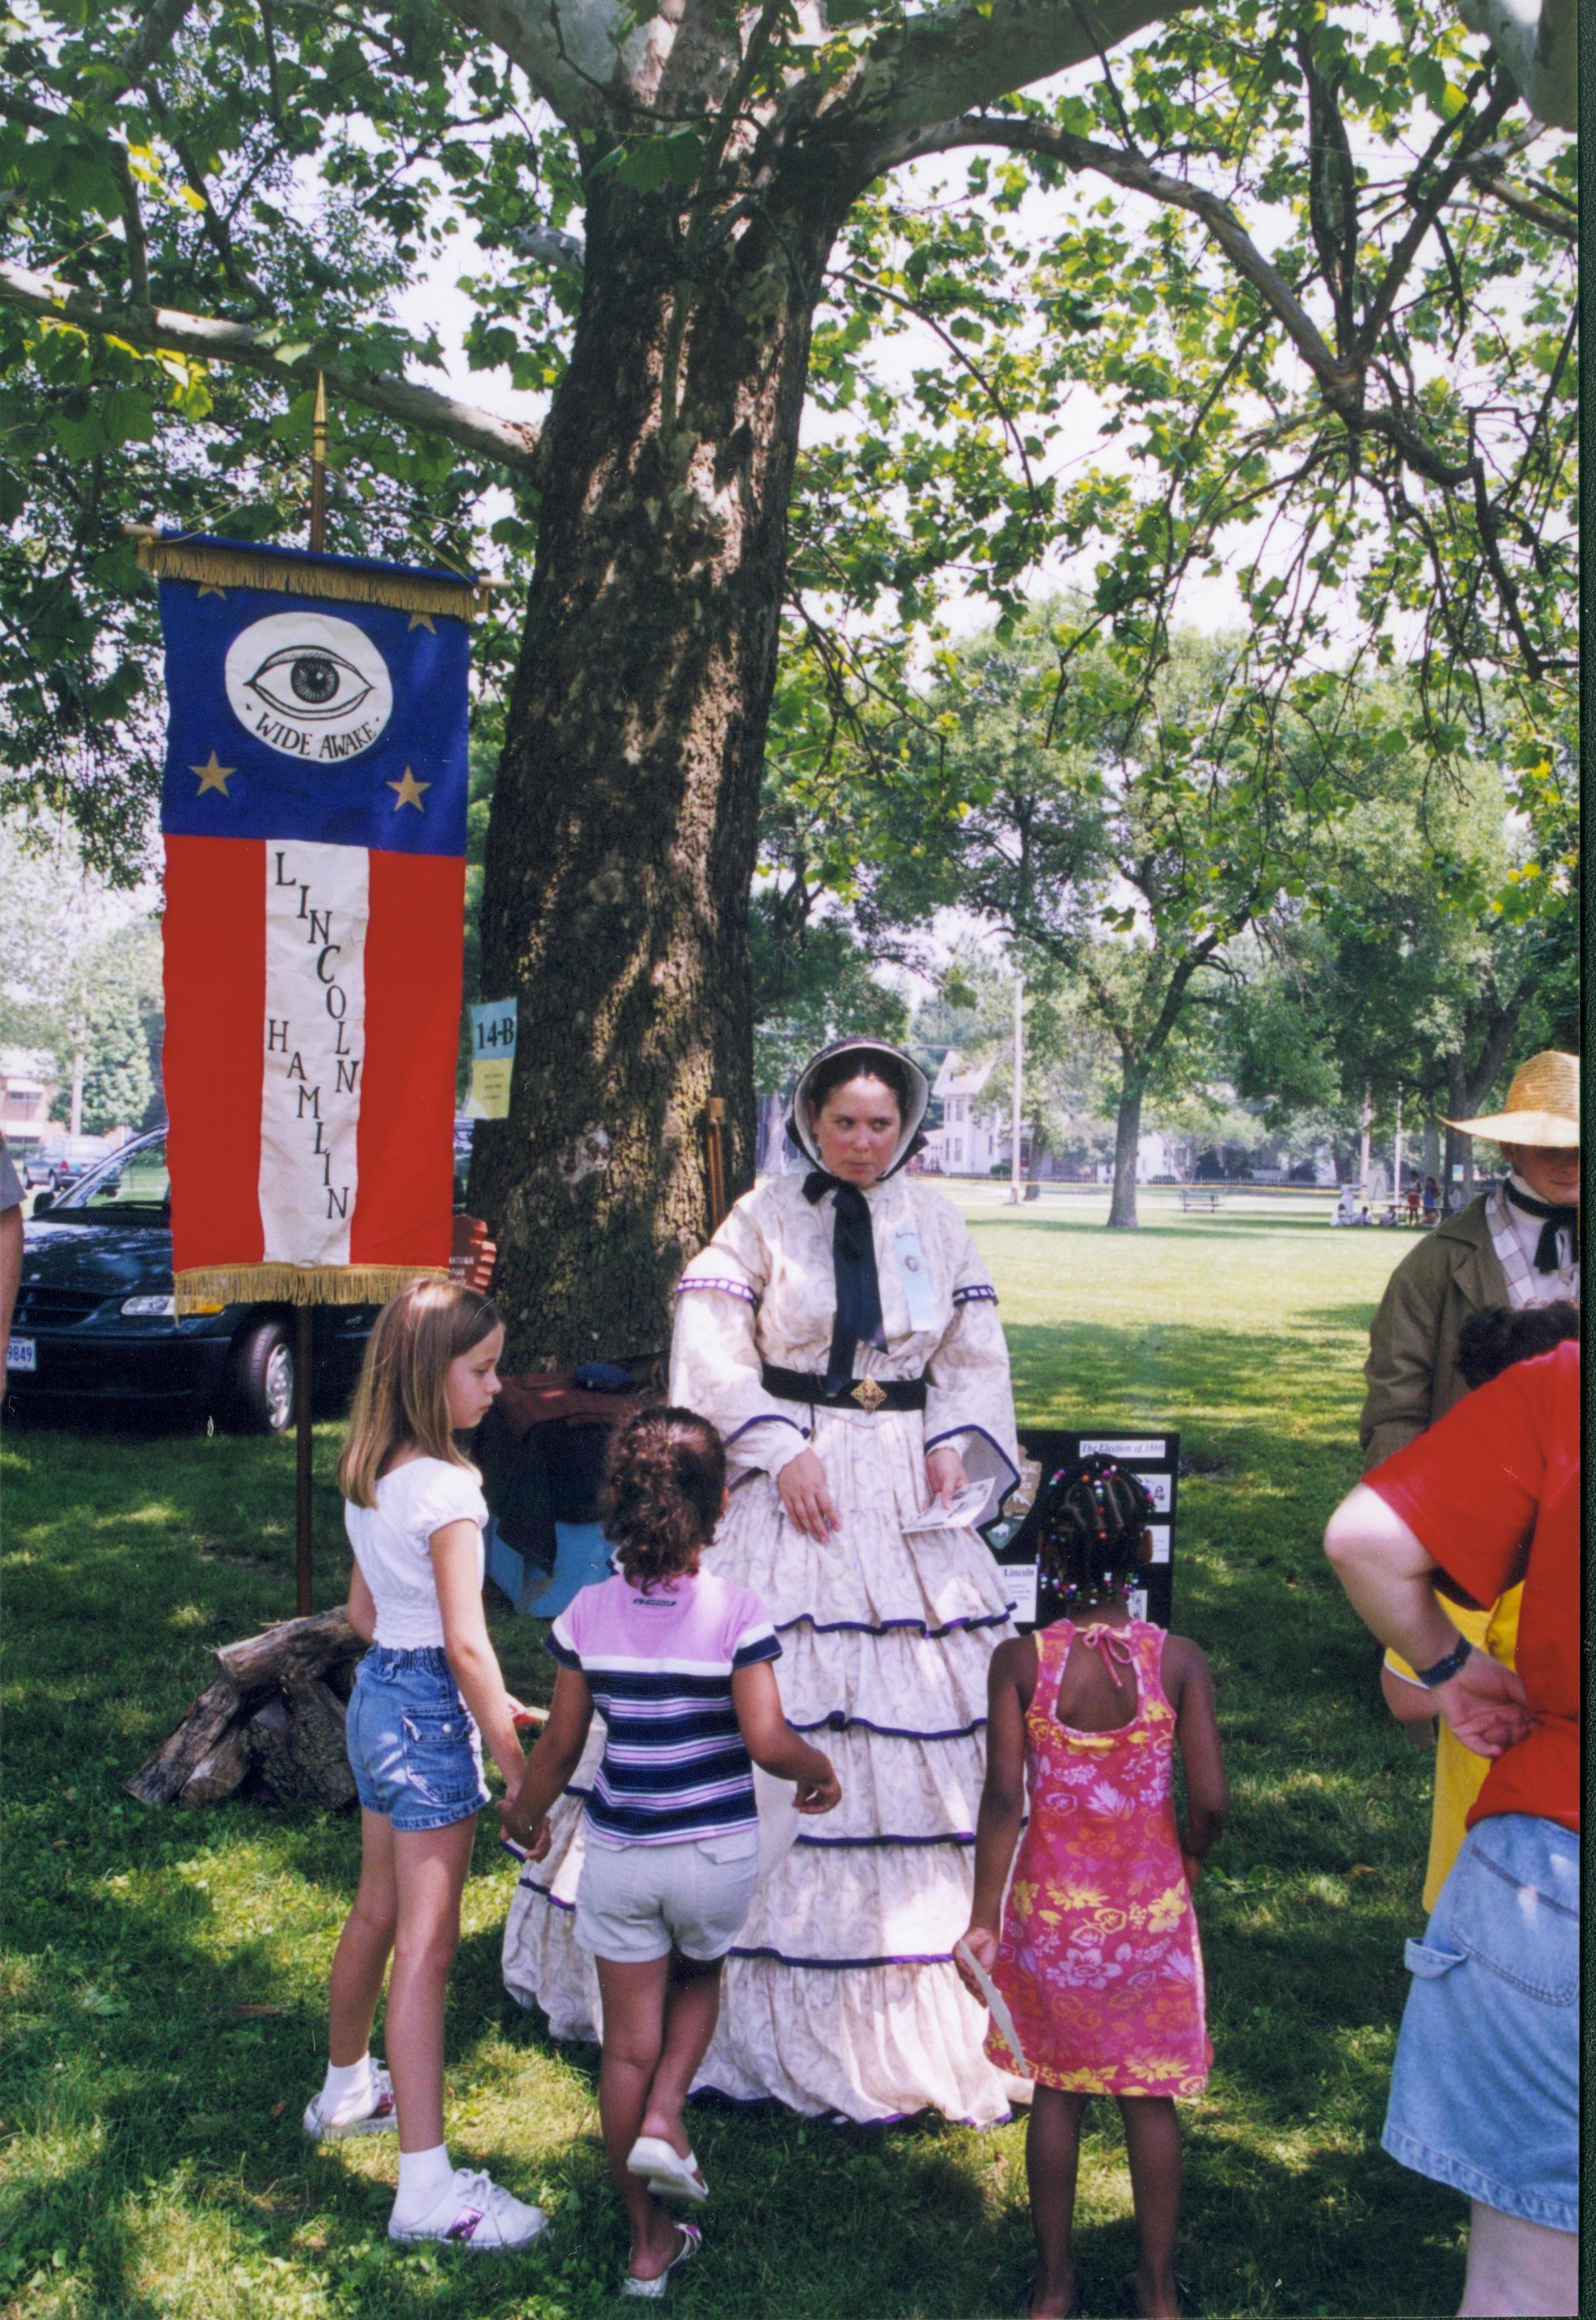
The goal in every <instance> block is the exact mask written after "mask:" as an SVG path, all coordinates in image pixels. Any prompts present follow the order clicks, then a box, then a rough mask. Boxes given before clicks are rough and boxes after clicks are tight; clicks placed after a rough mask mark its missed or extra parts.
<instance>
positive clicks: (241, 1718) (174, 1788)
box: [123, 1611, 365, 1810]
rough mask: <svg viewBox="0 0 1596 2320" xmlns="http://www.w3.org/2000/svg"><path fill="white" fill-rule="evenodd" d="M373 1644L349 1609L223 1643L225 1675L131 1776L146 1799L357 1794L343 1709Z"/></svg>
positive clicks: (282, 1799)
mask: <svg viewBox="0 0 1596 2320" xmlns="http://www.w3.org/2000/svg"><path fill="white" fill-rule="evenodd" d="M364 1651H365V1644H364V1643H363V1642H362V1641H361V1639H360V1637H359V1636H357V1635H356V1632H355V1630H354V1628H353V1627H351V1626H350V1625H349V1622H348V1620H347V1618H345V1616H344V1614H343V1612H342V1611H323V1612H320V1613H318V1614H317V1615H316V1617H315V1618H309V1619H284V1620H283V1621H282V1623H281V1624H280V1625H279V1626H277V1627H268V1628H267V1629H266V1632H265V1634H264V1635H259V1636H247V1637H246V1638H245V1640H244V1641H243V1642H242V1643H238V1644H224V1645H222V1647H221V1650H220V1651H219V1652H218V1653H217V1654H216V1657H217V1660H218V1661H219V1662H220V1663H221V1675H220V1676H219V1677H218V1678H217V1680H216V1681H215V1682H214V1683H212V1684H209V1685H207V1687H206V1689H205V1690H203V1691H202V1692H201V1694H200V1695H199V1698H198V1699H196V1700H195V1701H194V1705H193V1707H192V1708H190V1709H189V1711H188V1714H187V1715H186V1716H185V1717H184V1719H183V1721H182V1723H181V1724H180V1725H179V1726H177V1729H176V1731H175V1732H174V1733H173V1734H172V1735H171V1736H170V1738H169V1739H167V1740H166V1741H164V1742H163V1743H162V1745H161V1746H160V1747H159V1748H158V1749H157V1750H156V1753H155V1754H154V1755H153V1756H152V1757H151V1758H150V1759H149V1763H147V1764H141V1765H140V1768H139V1770H138V1771H137V1772H135V1773H134V1774H133V1776H132V1778H131V1780H130V1781H125V1782H124V1783H123V1786H124V1787H125V1789H126V1790H127V1793H128V1794H129V1796H131V1797H137V1798H138V1799H139V1801H140V1804H146V1805H169V1804H179V1805H212V1804H216V1803H219V1802H220V1801H221V1799H222V1798H223V1797H230V1796H241V1797H246V1798H249V1799H258V1800H259V1801H261V1802H263V1803H277V1804H283V1805H292V1806H296V1807H299V1808H311V1809H321V1810H325V1809H328V1808H336V1807H339V1806H344V1805H351V1804H353V1803H354V1801H355V1779H354V1775H353V1774H352V1773H351V1772H350V1770H349V1765H348V1759H347V1756H346V1755H345V1753H344V1710H345V1707H346V1705H347V1701H348V1698H349V1693H350V1690H351V1688H352V1687H353V1684H354V1681H355V1668H356V1663H357V1661H358V1660H359V1658H360V1655H361V1654H362V1652H364Z"/></svg>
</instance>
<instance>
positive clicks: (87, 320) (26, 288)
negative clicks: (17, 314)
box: [0, 265, 538, 476]
mask: <svg viewBox="0 0 1596 2320" xmlns="http://www.w3.org/2000/svg"><path fill="white" fill-rule="evenodd" d="M0 300H4V301H5V304H8V305H12V306H20V307H22V308H23V311H24V312H25V313H31V314H38V315H41V316H43V317H45V318H47V319H48V320H50V321H52V322H71V323H74V324H75V325H76V326H77V328H78V329H79V330H82V331H92V332H93V333H95V335H96V336H98V337H108V336H109V337H115V338H119V339H125V340H127V341H128V343H129V344H130V345H131V346H135V347H147V348H149V349H150V350H151V351H152V352H155V351H158V350H160V349H164V348H171V349H173V350H174V352H176V353H177V354H185V355H192V356H194V357H196V358H198V359H199V360H200V361H202V362H225V363H236V364H238V365H239V366H240V367H242V368H244V369H246V370H255V371H260V372H262V373H264V374H265V375H266V376H267V377H268V378H275V379H281V380H289V379H292V380H293V382H294V384H295V385H300V386H313V385H315V383H316V374H317V372H318V371H320V372H322V373H323V374H324V375H325V376H326V379H327V385H328V387H329V391H330V392H331V393H332V394H338V395H341V396H342V397H343V398H344V399H345V400H346V401H347V402H349V403H361V404H363V405H364V406H365V408H366V409H367V410H368V411H377V412H382V413H383V416H384V417H385V418H388V419H397V420H399V421H401V423H402V424H403V425H405V426H407V427H419V428H422V429H424V430H426V431H427V432H428V433H429V434H433V435H442V436H445V437H446V438H447V440H449V441H450V442H451V443H458V444H459V445H460V446H461V448H462V449H464V450H467V451H470V452H472V453H473V454H474V455H475V457H476V458H479V459H486V460H489V461H491V463H492V464H493V465H494V466H496V467H509V468H513V469H514V470H515V472H516V473H517V474H518V475H524V476H531V475H535V474H536V473H537V446H538V433H537V429H536V428H533V427H526V426H522V425H520V424H519V423H518V422H517V421H513V420H508V419H500V418H498V417H496V416H495V414H494V413H493V412H489V411H481V410H478V409H477V408H476V406H475V405H474V404H472V403H458V402H456V401H455V397H454V396H453V395H452V394H440V393H439V392H438V390H437V388H436V387H431V386H419V385H415V384H414V383H413V382H412V381H410V380H409V379H405V378H400V377H397V376H394V374H393V373H392V372H391V371H376V372H370V373H368V372H362V371H359V370H356V369H354V368H353V367H351V366H350V365H348V364H347V363H344V362H339V361H338V360H337V359H336V358H329V357H328V356H326V355H324V354H320V353H318V352H316V351H315V350H314V349H312V348H311V347H306V346H297V345H296V346H285V345H281V344H279V343H278V333H276V332H271V333H268V332H266V331H256V330H250V329H249V328H248V327H247V326H246V325H245V324H244V323H242V322H217V321H215V320H213V319H212V317H211V316H209V315H204V314H179V313H173V312H172V311H171V310H170V309H169V308H167V307H162V306H143V307H123V308H117V307H113V306H109V305H107V304H105V302H104V300H103V299H101V298H97V297H95V295H93V293H92V292H90V291H87V290H82V289H79V288H78V287H77V285H76V284H75V283H71V282H58V281H54V280H52V279H51V278H50V276H47V275H42V274H30V273H28V272H26V271H25V270H24V269H23V267H20V266H5V265H0Z"/></svg>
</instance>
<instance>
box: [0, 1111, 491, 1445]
mask: <svg viewBox="0 0 1596 2320" xmlns="http://www.w3.org/2000/svg"><path fill="white" fill-rule="evenodd" d="M470 1128H471V1123H470V1121H469V1120H465V1121H463V1122H458V1123H456V1129H455V1192H456V1198H458V1197H459V1196H460V1193H461V1192H462V1190H463V1188H464V1172H465V1167H466V1165H467V1164H468V1161H469V1157H470V1149H471V1146H470ZM462 1129H464V1137H462V1133H461V1130H462ZM376 1314H377V1308H376V1307H375V1306H374V1305H319V1306H317V1307H316V1308H315V1309H314V1315H313V1332H314V1334H313V1346H314V1362H315V1365H314V1370H313V1373H312V1374H313V1385H314V1390H315V1394H316V1399H317V1400H318V1402H319V1403H320V1404H321V1405H322V1406H324V1407H338V1408H341V1407H342V1406H343V1404H344V1402H345V1401H346V1400H347V1397H348V1395H349V1393H350V1391H352V1389H353V1387H354V1383H355V1380H356V1375H357V1374H358V1372H359V1368H360V1362H361V1356H362V1355H363V1354H364V1353H365V1341H366V1339H367V1337H369V1336H370V1335H371V1328H372V1323H373V1322H374V1320H375V1319H376ZM294 1338H295V1326H294V1315H293V1310H292V1308H290V1307H287V1306H283V1305H270V1304H261V1305H246V1304H238V1305H222V1306H219V1307H218V1308H217V1309H216V1310H215V1311H214V1312H212V1313H185V1314H183V1315H181V1316H179V1315H178V1314H177V1313H176V1310H175V1308H174V1300H173V1293H172V1229H171V1196H170V1189H169V1185H168V1182H167V1132H166V1129H165V1128H158V1129H157V1130H156V1131H155V1132H154V1133H153V1134H151V1135H148V1136H139V1137H133V1138H131V1141H130V1142H128V1143H126V1144H123V1145H122V1146H119V1148H118V1149H117V1150H116V1151H114V1152H113V1153H112V1154H111V1155H109V1156H108V1157H107V1158H106V1159H104V1160H103V1161H102V1162H101V1163H100V1165H99V1166H98V1167H96V1168H94V1169H92V1170H91V1171H90V1172H89V1173H88V1174H86V1175H85V1176H83V1177H81V1178H80V1179H79V1180H78V1182H77V1183H75V1184H73V1185H72V1186H71V1187H70V1188H69V1189H68V1191H67V1192H62V1193H59V1194H55V1195H53V1196H52V1195H51V1194H50V1192H41V1194H40V1196H39V1200H38V1201H37V1202H36V1203H35V1206H34V1212H33V1215H32V1218H31V1219H29V1220H28V1221H27V1223H26V1224H25V1225H24V1227H23V1270H22V1280H21V1282H20V1285H19V1287H18V1291H17V1300H16V1310H15V1312H14V1314H13V1316H12V1324H11V1342H10V1345H9V1346H8V1347H7V1349H6V1359H5V1368H6V1399H7V1401H8V1403H9V1404H10V1405H11V1407H12V1408H13V1409H18V1410H23V1409H27V1408H28V1407H29V1406H31V1405H37V1406H38V1407H40V1408H41V1409H43V1408H50V1409H56V1410H60V1409H71V1408H72V1407H74V1406H77V1407H81V1406H82V1405H83V1404H85V1403H94V1404H95V1405H97V1406H101V1407H106V1406H112V1407H115V1406H122V1407H130V1408H132V1407H140V1406H141V1407H146V1408H150V1409H157V1408H161V1407H166V1408H168V1409H174V1410H176V1411H179V1412H181V1411H184V1410H185V1409H188V1410H192V1411H194V1414H196V1415H198V1414H201V1413H203V1412H205V1411H210V1412H212V1414H214V1416H215V1417H216V1418H217V1419H218V1421H219V1422H220V1423H222V1424H225V1425H230V1426H233V1427H239V1428H240V1429H242V1430H244V1431H248V1432H253V1433H262V1434H281V1433H282V1432H284V1429H285V1428H286V1427H289V1426H291V1425H292V1424H293V1400H294V1386H295V1377H294Z"/></svg>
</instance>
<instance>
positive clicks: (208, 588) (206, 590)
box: [200, 580, 227, 604]
mask: <svg viewBox="0 0 1596 2320" xmlns="http://www.w3.org/2000/svg"><path fill="white" fill-rule="evenodd" d="M200 594H201V595H202V596H220V597H221V601H222V603H224V604H225V603H226V602H227V590H226V589H225V588H213V587H212V585H211V583H210V582H209V581H208V580H207V581H206V583H205V585H204V586H203V588H202V589H201V590H200Z"/></svg>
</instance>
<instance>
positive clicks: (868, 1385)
mask: <svg viewBox="0 0 1596 2320" xmlns="http://www.w3.org/2000/svg"><path fill="white" fill-rule="evenodd" d="M850 1399H851V1400H853V1401H856V1402H857V1403H858V1404H859V1407H860V1408H861V1409H862V1410H863V1411H864V1413H865V1416H866V1417H867V1418H873V1417H874V1416H875V1414H876V1412H877V1410H878V1409H880V1407H881V1404H882V1403H883V1402H884V1401H885V1400H886V1399H887V1397H886V1395H885V1394H884V1393H883V1392H882V1391H881V1389H880V1387H879V1385H878V1384H877V1383H876V1381H875V1379H874V1378H861V1379H860V1381H859V1383H858V1384H857V1385H856V1386H855V1387H854V1389H853V1391H852V1395H851V1396H850Z"/></svg>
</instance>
